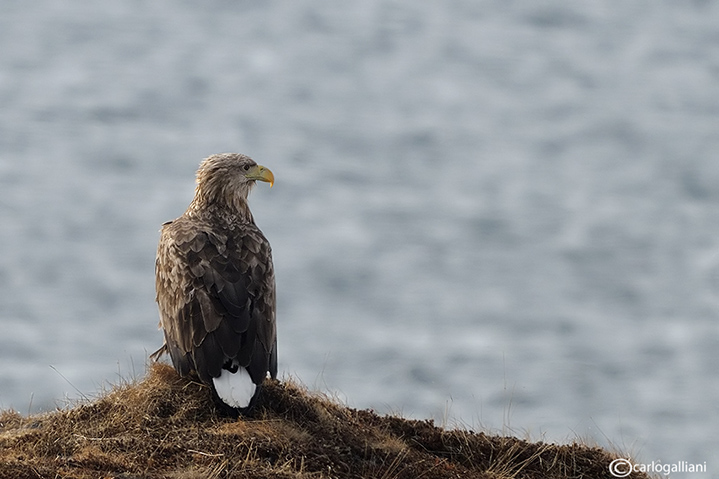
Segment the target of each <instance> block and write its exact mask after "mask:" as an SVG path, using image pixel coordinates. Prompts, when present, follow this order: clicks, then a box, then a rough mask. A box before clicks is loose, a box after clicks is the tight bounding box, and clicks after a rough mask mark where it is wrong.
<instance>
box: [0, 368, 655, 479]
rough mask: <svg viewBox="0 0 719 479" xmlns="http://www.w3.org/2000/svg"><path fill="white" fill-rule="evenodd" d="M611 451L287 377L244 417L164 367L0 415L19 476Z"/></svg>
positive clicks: (488, 460) (501, 470) (429, 467)
mask: <svg viewBox="0 0 719 479" xmlns="http://www.w3.org/2000/svg"><path fill="white" fill-rule="evenodd" d="M615 458H616V456H615V455H613V454H611V453H609V452H607V451H605V450H603V449H600V448H594V447H588V446H585V445H582V444H567V445H557V444H546V443H542V442H536V443H533V442H528V441H524V440H521V439H517V438H514V437H505V436H494V435H488V434H484V433H481V432H479V433H475V432H472V431H467V430H445V429H442V428H439V427H437V426H435V425H434V424H433V423H432V421H416V420H408V419H403V418H401V417H396V416H380V415H378V414H375V413H374V412H372V411H366V410H355V409H351V408H347V407H344V406H342V405H340V404H337V403H336V402H334V401H331V400H329V399H327V398H326V397H324V396H322V395H319V394H313V393H310V392H308V391H307V390H305V389H304V388H302V387H300V386H298V385H296V384H293V383H291V382H284V383H280V382H277V381H269V380H268V381H267V382H266V383H265V386H264V390H263V393H262V396H261V398H260V403H259V405H258V407H257V410H256V411H255V414H254V416H253V417H252V418H245V419H242V418H241V419H239V420H235V419H230V418H226V417H222V416H221V415H218V414H217V412H216V410H215V408H214V407H213V403H212V397H211V394H210V391H209V389H208V388H207V387H205V386H203V385H201V384H198V383H195V382H192V381H189V380H186V379H182V378H180V377H178V376H177V374H175V371H174V370H173V369H172V368H171V367H169V366H167V365H164V364H153V365H152V366H151V367H150V370H149V372H148V374H147V376H146V377H145V378H144V379H143V380H141V381H139V382H137V383H133V384H125V385H121V386H117V387H115V388H114V389H113V390H111V391H110V392H108V393H107V394H105V395H103V396H102V397H100V398H98V399H96V400H94V401H92V402H88V403H84V404H80V405H78V406H76V407H74V408H72V409H67V410H58V411H54V412H51V413H46V414H41V415H36V416H30V417H23V416H21V415H19V414H17V413H16V412H13V411H4V412H2V413H0V477H8V478H9V477H12V478H18V479H20V478H38V477H47V478H55V477H63V478H83V479H84V478H98V477H99V478H118V479H132V478H176V479H194V478H378V479H390V478H397V479H401V478H407V479H420V478H423V479H439V478H460V477H462V478H464V477H470V478H471V477H476V478H486V479H490V478H491V479H509V478H517V479H535V478H537V479H538V478H557V479H559V478H562V479H569V478H577V479H578V478H611V477H612V476H611V475H610V474H609V464H610V462H611V461H612V460H613V459H615ZM628 477H631V478H639V477H644V478H646V477H647V476H645V475H643V474H632V475H631V476H628Z"/></svg>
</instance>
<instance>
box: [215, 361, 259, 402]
mask: <svg viewBox="0 0 719 479" xmlns="http://www.w3.org/2000/svg"><path fill="white" fill-rule="evenodd" d="M212 382H213V383H214V384H215V391H217V395H218V396H219V397H220V399H222V402H224V403H225V404H227V405H228V406H230V407H234V408H245V407H247V406H249V405H250V400H252V396H253V395H254V394H255V389H257V386H255V383H253V382H252V378H250V375H249V374H248V372H247V370H246V369H245V368H243V367H239V368H237V372H235V373H231V372H230V371H228V370H226V369H223V370H222V372H221V373H220V377H218V378H212Z"/></svg>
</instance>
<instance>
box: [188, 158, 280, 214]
mask: <svg viewBox="0 0 719 479" xmlns="http://www.w3.org/2000/svg"><path fill="white" fill-rule="evenodd" d="M256 181H265V182H267V183H269V184H270V186H272V185H273V184H274V182H275V177H274V175H273V174H272V172H271V171H270V170H269V169H268V168H265V167H264V166H262V165H258V164H257V163H255V161H254V160H253V159H252V158H250V157H249V156H245V155H242V154H239V153H220V154H217V155H212V156H210V157H208V158H205V159H204V160H203V161H202V163H201V164H200V167H199V169H198V170H197V187H196V189H195V200H194V201H193V203H195V205H194V206H195V207H196V208H197V207H203V206H209V205H211V204H214V205H218V204H225V205H227V206H237V205H238V204H239V203H244V202H245V201H246V200H247V195H249V193H250V190H252V187H253V186H255V182H256Z"/></svg>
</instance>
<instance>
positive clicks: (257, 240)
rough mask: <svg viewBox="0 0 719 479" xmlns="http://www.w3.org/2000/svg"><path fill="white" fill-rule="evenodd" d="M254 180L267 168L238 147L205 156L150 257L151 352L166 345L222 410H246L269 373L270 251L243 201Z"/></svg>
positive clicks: (272, 331) (273, 366)
mask: <svg viewBox="0 0 719 479" xmlns="http://www.w3.org/2000/svg"><path fill="white" fill-rule="evenodd" d="M256 181H265V182H268V183H270V186H272V184H273V183H274V176H273V175H272V172H271V171H270V170H269V169H267V168H265V167H264V166H260V165H258V164H257V163H255V162H254V161H253V160H252V159H251V158H249V157H247V156H245V155H241V154H237V153H223V154H219V155H213V156H210V157H209V158H206V159H205V160H204V161H203V162H202V163H201V164H200V168H199V169H198V171H197V187H196V189H195V198H194V199H193V200H192V203H190V206H189V207H188V208H187V211H185V213H184V214H183V215H182V216H180V217H179V218H177V219H176V220H174V221H169V222H167V223H165V224H164V225H163V226H162V230H161V236H160V242H159V245H158V247H157V260H156V262H155V287H156V291H157V304H158V306H159V310H160V327H161V328H162V330H163V331H164V335H165V343H164V344H163V345H162V347H161V348H160V349H159V350H157V351H156V352H155V353H153V354H152V356H151V357H153V358H155V359H157V358H158V357H159V356H161V355H162V354H163V353H169V355H170V358H171V359H172V364H173V366H174V367H175V369H176V370H177V372H178V373H179V374H180V375H181V376H187V375H196V376H197V377H198V378H199V379H200V381H201V382H203V383H204V384H207V385H208V386H210V388H212V391H213V393H214V396H215V399H216V400H219V402H218V404H219V405H220V406H221V408H222V409H224V410H225V412H229V413H231V414H233V413H234V414H237V413H238V412H239V413H246V412H248V411H249V410H250V409H251V407H252V406H253V405H254V403H255V401H256V400H257V397H258V395H259V393H260V388H261V385H262V382H263V381H264V379H265V378H266V377H267V373H268V372H269V373H270V376H271V377H272V378H275V377H276V375H277V335H276V327H275V274H274V268H273V266H272V250H271V249H270V243H269V242H268V241H267V239H266V238H265V236H264V235H263V234H262V231H260V229H259V228H258V227H257V226H256V225H255V221H254V219H253V217H252V213H251V212H250V208H249V206H248V204H247V196H248V194H249V192H250V190H251V189H252V187H253V186H254V185H255V182H256Z"/></svg>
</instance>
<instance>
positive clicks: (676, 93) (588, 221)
mask: <svg viewBox="0 0 719 479" xmlns="http://www.w3.org/2000/svg"><path fill="white" fill-rule="evenodd" d="M0 48H1V51H0V192H1V193H0V245H1V246H2V256H0V407H1V408H15V409H17V410H18V411H20V412H23V413H27V412H34V411H42V410H48V409H52V408H54V407H56V406H57V405H63V404H65V399H66V398H78V397H80V396H81V395H87V396H93V395H95V394H97V392H98V391H99V390H100V389H102V388H103V387H107V385H108V384H111V383H116V382H118V381H119V380H121V379H122V378H129V377H141V376H142V375H143V374H144V368H145V363H146V357H147V354H148V353H149V352H152V351H154V350H155V349H156V348H157V347H159V345H160V344H161V342H162V336H161V333H160V332H159V331H158V330H157V311H156V307H155V303H154V273H153V268H154V255H155V247H156V243H157V239H158V229H159V226H160V224H161V223H162V222H164V221H166V220H169V219H173V218H175V217H177V216H179V215H180V214H181V213H182V212H183V211H184V209H185V207H186V206H187V204H188V203H189V201H190V200H191V197H192V193H193V187H194V183H193V182H194V172H195V169H196V167H197V165H198V163H199V162H200V160H201V159H202V158H204V157H206V156H208V155H210V154H212V153H218V152H224V151H239V152H243V153H246V154H249V155H251V156H252V157H253V158H255V159H256V160H257V161H258V162H260V163H262V164H265V165H266V166H268V167H269V168H271V169H272V170H273V171H274V173H275V176H276V179H277V181H276V184H275V187H274V188H273V189H271V190H270V189H269V188H267V185H264V184H261V185H258V187H257V188H256V189H255V191H254V193H253V195H252V198H251V206H252V208H253V211H254V214H255V217H256V219H257V222H258V224H259V226H260V227H261V228H262V229H263V231H264V232H265V234H266V236H267V237H268V238H269V240H270V242H271V243H272V245H273V249H274V257H275V264H276V270H277V286H278V291H279V306H278V307H279V320H278V321H279V341H280V370H281V374H282V375H284V377H288V376H292V377H295V378H298V379H299V380H301V381H302V382H304V383H305V384H307V385H308V386H309V387H311V388H313V389H318V390H322V391H328V392H330V393H332V394H336V395H337V396H338V397H340V398H341V399H343V400H344V401H346V402H347V403H348V404H349V405H351V406H353V407H359V408H374V409H375V410H377V411H380V412H394V413H401V414H403V415H405V416H407V417H412V418H435V419H436V420H437V421H438V422H440V423H443V424H447V425H449V426H460V427H468V428H471V429H475V430H490V431H495V432H496V431H499V432H502V431H504V432H506V433H513V434H518V435H520V436H525V435H527V436H528V437H530V438H532V439H535V440H536V439H545V440H548V441H571V440H574V439H577V438H580V439H581V440H588V441H590V442H595V443H598V444H600V445H603V446H610V447H616V448H618V449H620V450H622V451H628V452H631V453H632V454H634V455H636V456H638V457H639V458H640V459H644V460H647V461H651V460H661V461H663V462H665V463H669V462H672V461H679V460H684V461H694V462H702V461H708V463H709V470H710V471H711V472H712V473H713V474H714V477H717V474H719V464H717V463H716V462H714V463H712V461H714V459H713V455H714V452H715V451H716V450H718V449H719V434H718V433H717V431H718V430H719V414H717V413H718V412H719V411H718V409H719V402H718V401H717V397H719V377H718V374H717V371H719V326H718V323H717V317H718V315H719V161H718V160H719V159H718V158H717V156H718V155H719V4H718V3H716V2H710V1H684V0H682V1H666V2H651V1H636V2H626V1H620V0H609V1H601V2H600V1H587V2H584V1H583V2H573V1H562V0H546V1H504V0H495V1H479V0H452V1H435V0H428V1H422V2H414V1H410V0H397V1H380V0H371V1H367V0H365V1H348V2H334V1H312V2H310V1H296V0H276V1H264V0H263V1H259V0H258V1H229V0H210V1H207V2H202V3H196V2H188V1H169V0H157V1H153V2H144V1H140V0H128V1H123V2H94V1H90V0H79V1H74V2H62V1H50V0H37V1H34V2H23V1H20V0H6V1H3V2H2V3H0ZM712 464H714V466H713V468H712Z"/></svg>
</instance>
